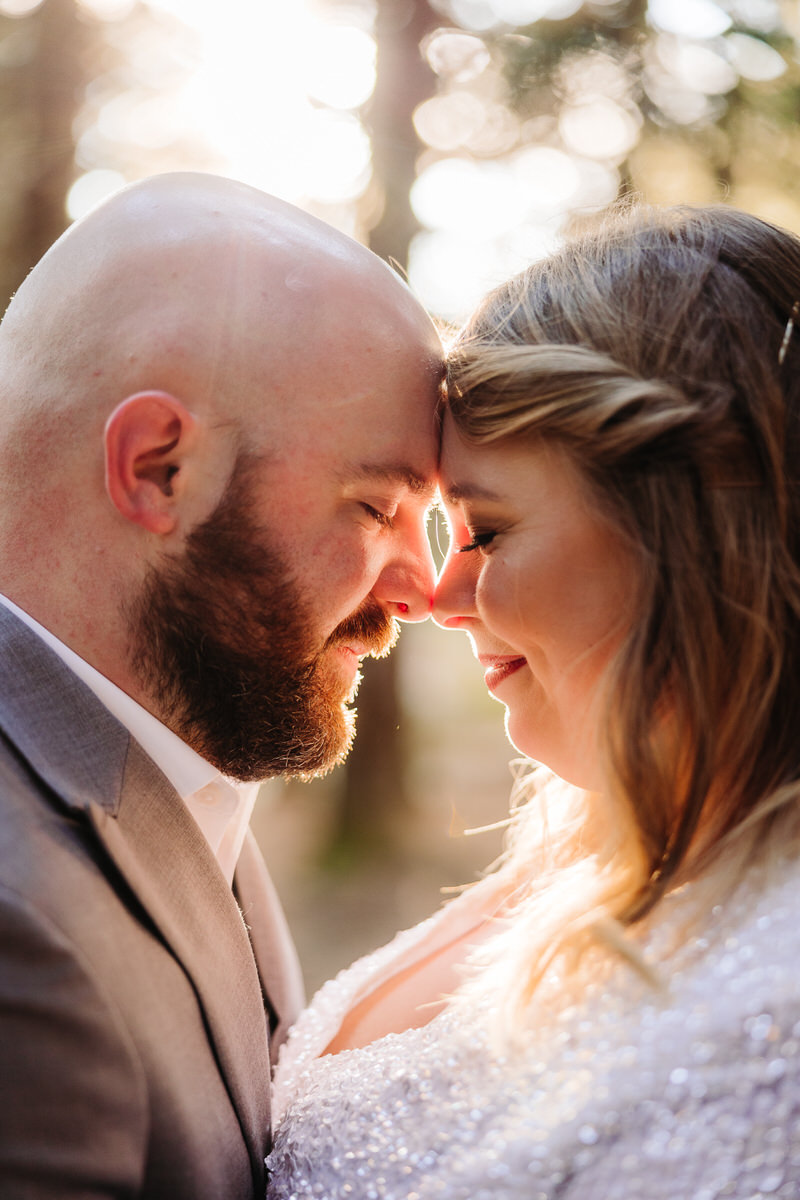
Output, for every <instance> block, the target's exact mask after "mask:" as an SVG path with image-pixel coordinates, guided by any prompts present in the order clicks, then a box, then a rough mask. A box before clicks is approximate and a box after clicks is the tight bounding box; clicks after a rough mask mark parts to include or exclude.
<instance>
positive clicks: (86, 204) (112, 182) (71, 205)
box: [67, 170, 125, 220]
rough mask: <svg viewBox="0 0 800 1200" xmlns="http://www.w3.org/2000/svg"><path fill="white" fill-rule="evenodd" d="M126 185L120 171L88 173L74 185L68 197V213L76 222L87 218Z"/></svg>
mask: <svg viewBox="0 0 800 1200" xmlns="http://www.w3.org/2000/svg"><path fill="white" fill-rule="evenodd" d="M124 185H125V178H124V176H122V175H121V174H120V172H119V171H105V170H103V171H88V172H87V173H86V174H85V175H81V177H80V179H77V180H76V181H75V183H73V185H72V187H71V188H70V190H69V194H68V195H67V213H68V215H69V216H70V217H71V218H72V219H73V220H75V219H76V218H77V217H82V216H85V215H86V213H88V212H90V211H91V209H93V208H96V206H97V205H98V204H100V203H101V202H102V201H103V200H106V199H107V198H108V197H109V196H111V195H113V193H114V192H118V191H119V189H120V188H121V187H124Z"/></svg>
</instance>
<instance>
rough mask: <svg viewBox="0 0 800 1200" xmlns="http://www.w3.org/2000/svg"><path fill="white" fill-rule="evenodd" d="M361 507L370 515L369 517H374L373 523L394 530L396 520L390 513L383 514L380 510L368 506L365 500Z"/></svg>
mask: <svg viewBox="0 0 800 1200" xmlns="http://www.w3.org/2000/svg"><path fill="white" fill-rule="evenodd" d="M361 507H362V508H363V509H364V511H365V512H366V513H368V514H369V516H371V517H372V519H373V521H375V523H376V524H377V525H383V526H384V527H385V528H387V529H391V528H392V525H393V524H394V518H393V517H391V516H390V515H389V514H388V513H385V512H381V511H380V509H379V508H373V506H372V505H371V504H367V503H366V501H364V500H362V501H361Z"/></svg>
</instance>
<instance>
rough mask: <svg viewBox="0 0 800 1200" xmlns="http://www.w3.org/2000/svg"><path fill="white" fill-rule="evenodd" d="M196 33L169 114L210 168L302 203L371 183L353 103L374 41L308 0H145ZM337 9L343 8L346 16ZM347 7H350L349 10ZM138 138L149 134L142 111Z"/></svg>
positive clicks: (365, 93) (367, 76)
mask: <svg viewBox="0 0 800 1200" xmlns="http://www.w3.org/2000/svg"><path fill="white" fill-rule="evenodd" d="M150 5H151V7H152V8H154V9H156V10H158V9H160V10H162V11H164V12H169V13H170V14H171V15H172V16H175V17H177V18H179V19H180V20H182V21H183V22H185V23H186V24H187V25H188V26H190V27H191V28H192V29H193V30H195V31H196V33H197V35H198V37H199V41H200V44H199V47H198V54H197V64H196V67H195V69H194V70H193V71H192V74H191V78H190V79H189V80H188V81H187V82H186V83H185V85H184V86H183V87H182V88H181V89H180V91H179V92H178V95H177V97H176V101H175V111H174V112H173V117H172V119H173V120H174V121H175V123H176V124H177V123H178V121H179V120H180V121H182V123H183V126H184V128H185V129H186V130H188V131H193V132H194V136H195V137H196V138H197V139H202V141H203V143H205V144H206V145H209V146H210V147H211V150H212V151H213V152H214V153H215V154H216V156H217V159H218V162H219V167H218V169H219V170H220V171H222V172H223V173H225V174H229V175H232V176H234V177H235V178H237V179H241V180H243V181H244V182H246V183H251V184H253V185H255V186H257V187H261V188H263V189H265V190H266V191H270V192H273V193H275V194H276V195H279V196H281V197H282V198H284V199H286V200H290V201H293V202H294V203H297V204H303V203H308V202H313V201H314V200H318V201H320V202H322V203H336V202H339V201H342V200H345V199H352V198H354V197H356V196H358V195H360V194H361V193H362V192H363V191H364V189H365V188H366V186H367V185H368V183H369V178H370V166H369V164H370V153H369V140H368V138H367V135H366V132H365V130H364V129H363V126H362V125H361V123H360V121H359V120H358V118H357V117H356V116H354V115H350V114H349V113H348V112H346V111H340V112H331V111H329V110H326V109H324V108H320V107H319V106H318V105H315V104H314V103H313V102H312V101H319V102H322V103H324V104H327V105H330V106H332V107H333V108H335V109H340V110H348V109H354V108H357V107H359V106H360V105H361V104H363V103H364V101H365V100H366V99H368V97H369V95H370V94H371V92H372V89H373V88H374V85H375V42H374V39H373V38H372V37H371V36H370V34H369V32H368V31H366V30H364V29H361V28H357V27H356V26H355V25H352V24H338V23H336V22H325V21H322V20H321V19H320V18H319V16H318V15H317V13H316V12H315V10H314V7H313V4H312V3H311V2H310V0H292V3H291V4H264V5H261V4H253V3H252V0H228V2H227V3H226V5H225V11H224V13H223V12H221V11H220V7H219V4H218V3H216V0H150ZM347 11H348V10H347V9H346V7H345V6H343V12H344V13H345V15H346V13H347ZM354 11H355V10H354ZM135 119H136V122H137V123H138V128H139V131H140V132H139V136H140V137H141V136H142V135H144V136H145V137H152V136H154V134H153V132H152V130H151V128H150V122H149V119H148V112H147V109H146V108H145V109H144V110H143V111H139V112H138V113H136V114H135Z"/></svg>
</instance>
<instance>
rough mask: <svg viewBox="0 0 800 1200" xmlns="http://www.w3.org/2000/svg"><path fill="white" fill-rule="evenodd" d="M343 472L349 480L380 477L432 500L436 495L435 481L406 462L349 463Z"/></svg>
mask: <svg viewBox="0 0 800 1200" xmlns="http://www.w3.org/2000/svg"><path fill="white" fill-rule="evenodd" d="M343 474H344V477H345V479H346V480H348V481H356V480H360V479H380V480H382V481H384V482H387V483H399V484H402V485H403V486H404V487H407V488H408V490H409V491H410V492H413V494H414V495H415V496H422V497H423V498H428V499H430V500H431V502H433V499H434V497H435V495H436V484H435V482H434V481H433V480H431V479H425V478H424V477H423V476H422V475H418V474H417V472H416V471H414V470H412V468H411V467H408V466H406V465H405V464H404V463H349V464H348V465H347V467H346V468H345V470H344V472H343Z"/></svg>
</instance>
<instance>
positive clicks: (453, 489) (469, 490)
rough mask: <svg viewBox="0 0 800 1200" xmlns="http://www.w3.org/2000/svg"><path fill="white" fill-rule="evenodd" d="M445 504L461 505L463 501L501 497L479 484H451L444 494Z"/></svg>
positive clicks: (498, 499) (499, 498) (496, 499)
mask: <svg viewBox="0 0 800 1200" xmlns="http://www.w3.org/2000/svg"><path fill="white" fill-rule="evenodd" d="M442 496H443V498H444V502H445V504H460V503H461V501H462V500H493V501H500V500H501V497H500V496H498V495H497V493H496V492H492V491H490V490H489V488H485V487H481V485H480V484H478V483H451V484H450V486H449V487H447V488H445V489H444V491H443V492H442Z"/></svg>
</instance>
